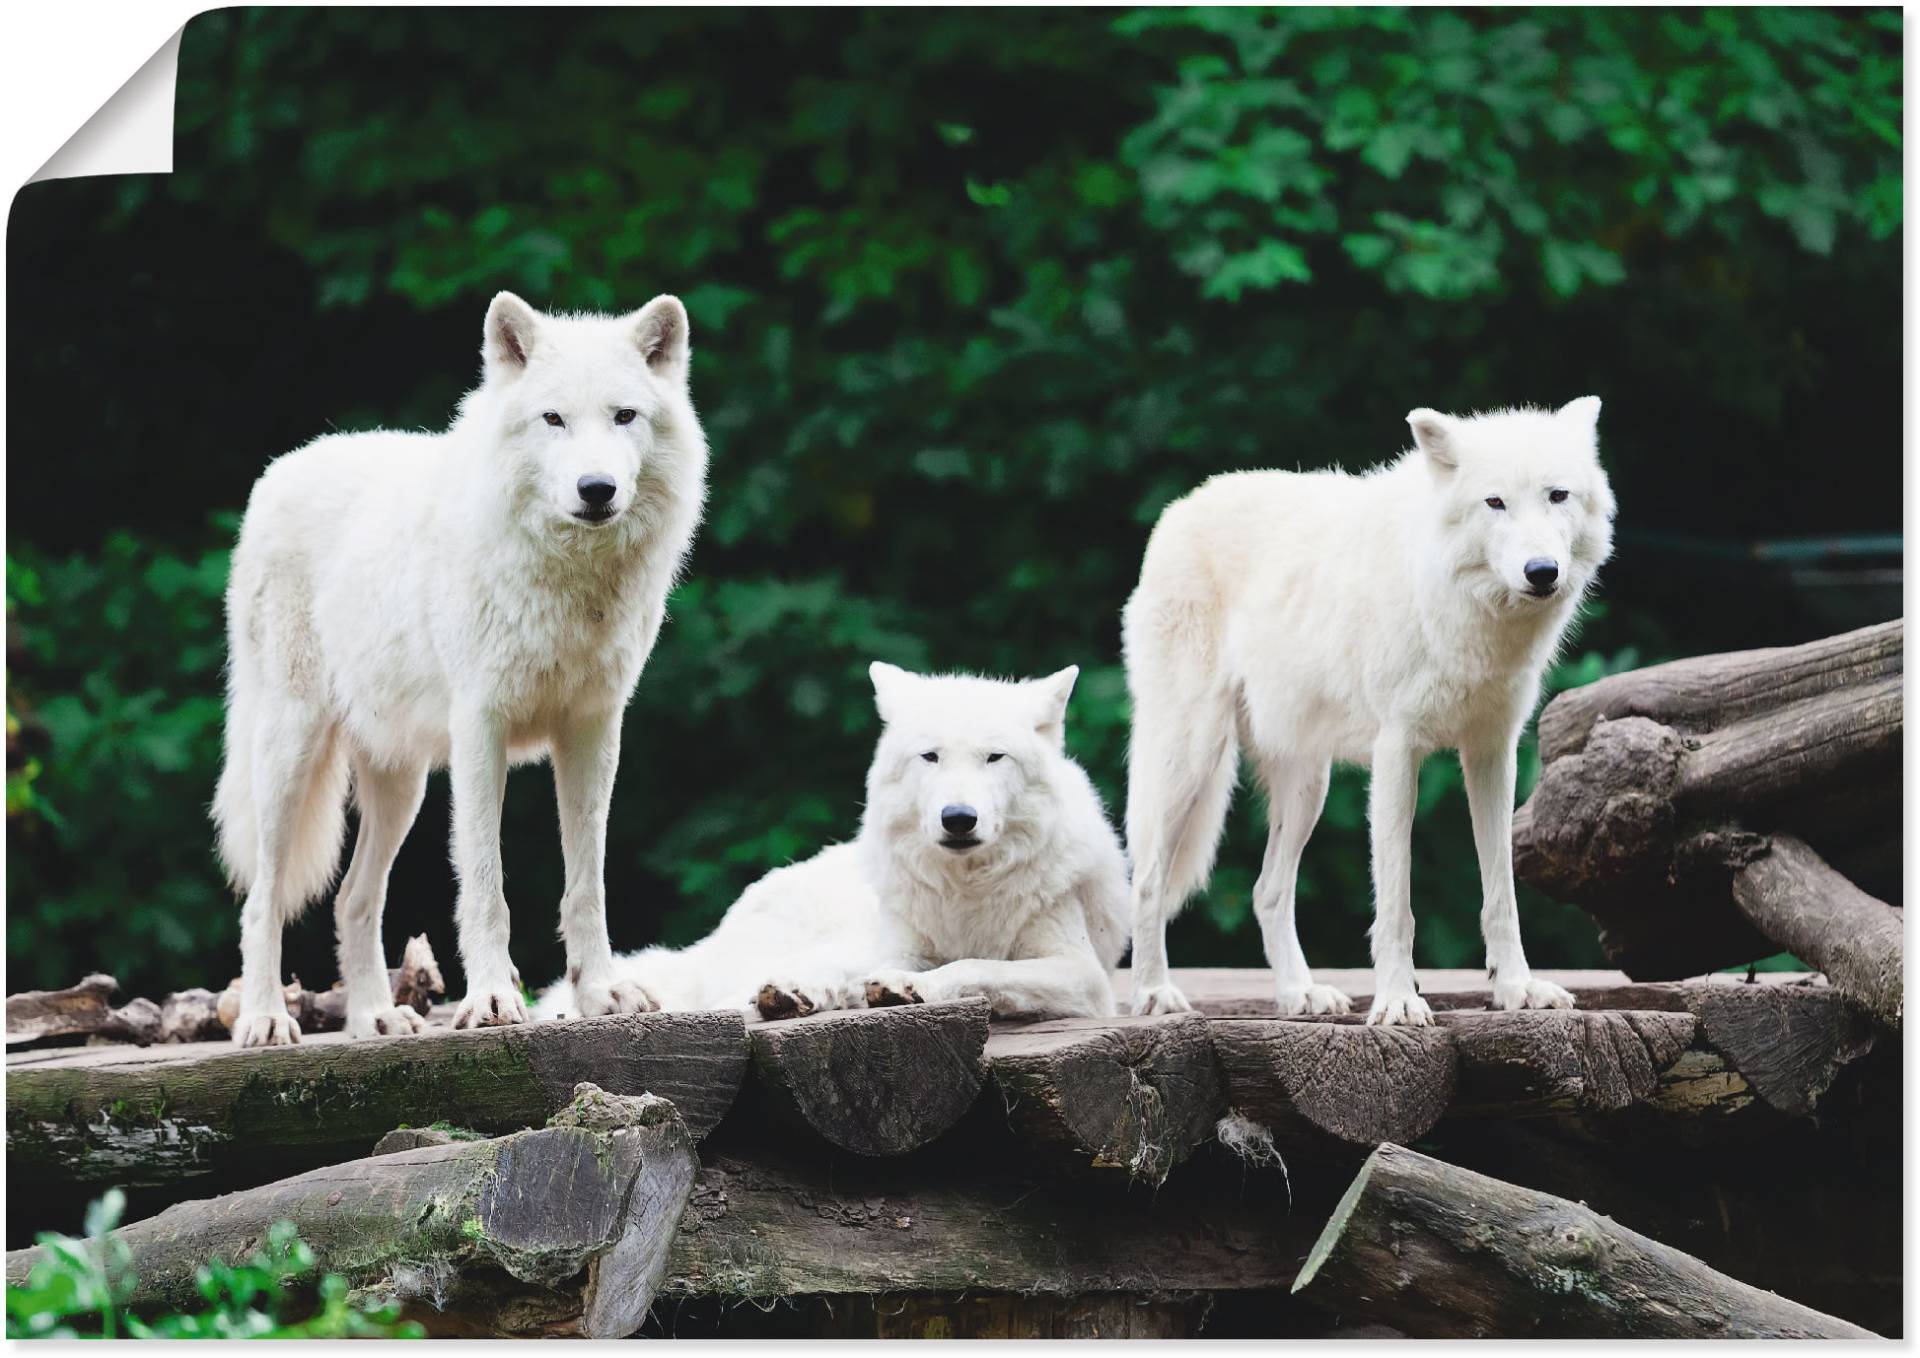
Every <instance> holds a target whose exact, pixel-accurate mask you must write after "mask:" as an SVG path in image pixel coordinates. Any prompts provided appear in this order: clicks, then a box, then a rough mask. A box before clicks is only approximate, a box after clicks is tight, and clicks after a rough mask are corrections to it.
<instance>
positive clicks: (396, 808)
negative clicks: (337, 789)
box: [333, 756, 427, 1037]
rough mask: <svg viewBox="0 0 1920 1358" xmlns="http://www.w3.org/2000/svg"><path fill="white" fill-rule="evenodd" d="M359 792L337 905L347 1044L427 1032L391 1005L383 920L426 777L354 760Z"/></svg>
mask: <svg viewBox="0 0 1920 1358" xmlns="http://www.w3.org/2000/svg"><path fill="white" fill-rule="evenodd" d="M353 785H354V799H355V801H357V802H358V803H359V807H360V833H359V835H358V836H357V837H356V838H355V840H354V844H353V861H352V862H351V863H349V864H348V865H347V875H346V878H345V880H343V881H342V882H341V883H340V892H339V895H338V896H336V897H335V898H334V904H333V922H334V932H335V936H336V938H337V940H338V946H339V954H340V976H341V979H342V980H344V981H345V982H346V986H347V1022H346V1032H347V1036H348V1037H377V1036H380V1035H382V1034H393V1033H417V1032H419V1031H420V1029H421V1028H422V1027H423V1026H424V1025H423V1024H422V1023H421V1020H420V1016H419V1015H418V1014H416V1013H415V1012H414V1011H413V1010H411V1009H408V1008H404V1007H402V1006H398V1005H395V1004H394V1002H393V992H392V990H391V988H390V987H389V984H388V981H387V960H386V952H385V949H384V948H383V947H382V946H381V936H380V917H381V916H382V914H384V913H385V911H386V907H387V877H388V874H389V873H391V872H392V870H393V860H394V858H395V857H396V856H397V855H398V854H399V852H400V845H401V844H402V843H404V842H405V840H406V837H407V831H408V830H409V829H410V828H412V826H413V820H414V817H415V816H417V815H419V814H420V802H421V800H422V798H424V797H425V795H426V791H427V770H426V767H425V766H424V765H422V766H420V767H419V768H412V769H398V770H395V769H383V768H380V767H378V766H377V765H375V764H374V763H373V762H372V761H370V760H368V759H367V758H365V757H364V756H356V757H355V758H354V760H353Z"/></svg>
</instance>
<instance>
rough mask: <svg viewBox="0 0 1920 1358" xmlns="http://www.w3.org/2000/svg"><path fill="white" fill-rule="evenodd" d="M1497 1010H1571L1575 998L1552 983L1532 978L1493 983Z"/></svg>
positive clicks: (1494, 1004)
mask: <svg viewBox="0 0 1920 1358" xmlns="http://www.w3.org/2000/svg"><path fill="white" fill-rule="evenodd" d="M1493 1007H1494V1008H1495V1009H1571V1008H1573V996H1572V995H1570V994H1568V993H1567V992H1566V991H1565V990H1563V989H1561V988H1560V987H1559V986H1557V985H1555V984H1554V983H1553V982H1552V981H1536V980H1535V979H1533V978H1532V977H1531V976H1529V977H1525V978H1523V979H1521V980H1518V981H1508V980H1504V979H1503V980H1499V981H1495V982H1494V983H1493Z"/></svg>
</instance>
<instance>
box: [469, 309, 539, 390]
mask: <svg viewBox="0 0 1920 1358" xmlns="http://www.w3.org/2000/svg"><path fill="white" fill-rule="evenodd" d="M485 334H486V340H485V342H484V343H483V344H482V345H481V346H480V354H481V357H482V358H483V359H484V360H485V362H486V367H487V371H488V372H489V373H494V372H498V373H500V374H502V375H503V376H505V375H511V374H514V373H518V372H522V371H524V370H525V368H526V366H527V361H528V360H529V359H531V358H532V357H533V350H534V346H535V345H536V344H538V343H539V335H540V313H539V312H537V311H535V310H534V309H533V308H532V307H530V306H528V305H527V304H526V303H525V302H523V301H521V300H520V299H519V298H518V297H516V296H514V295H513V294H512V293H510V292H497V293H495V294H494V295H493V302H492V304H491V305H490V306H488V307H487V324H486V327H485Z"/></svg>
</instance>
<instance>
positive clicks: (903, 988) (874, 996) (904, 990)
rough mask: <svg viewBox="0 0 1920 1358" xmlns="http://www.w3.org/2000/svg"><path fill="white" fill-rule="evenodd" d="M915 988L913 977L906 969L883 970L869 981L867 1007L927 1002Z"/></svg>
mask: <svg viewBox="0 0 1920 1358" xmlns="http://www.w3.org/2000/svg"><path fill="white" fill-rule="evenodd" d="M925 1003H926V1001H925V1000H924V999H922V998H921V995H920V992H919V991H918V990H916V989H915V988H914V984H913V978H912V977H911V976H909V975H907V973H906V972H904V971H889V972H882V973H881V974H880V975H878V976H876V977H874V978H873V979H872V980H870V981H868V982H867V1008H869V1009H884V1008H887V1007H888V1006H889V1005H895V1004H925Z"/></svg>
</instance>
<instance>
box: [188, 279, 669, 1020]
mask: <svg viewBox="0 0 1920 1358" xmlns="http://www.w3.org/2000/svg"><path fill="white" fill-rule="evenodd" d="M482 355H483V372H482V381H481V384H480V386H479V387H478V388H477V389H475V390H474V391H472V392H470V393H469V394H468V395H467V397H466V398H465V399H464V400H463V401H462V402H461V405H460V410H459V414H458V415H457V417H456V418H455V420H454V422H453V425H452V427H451V428H449V429H448V430H447V431H446V432H445V433H442V434H403V433H390V432H385V431H379V432H373V433H366V434H351V435H339V436H330V437H326V438H321V439H318V440H316V441H315V442H313V443H311V444H308V445H307V446H306V447H304V448H301V449H299V450H298V451H296V452H292V453H289V454H287V455H286V456H284V457H281V458H279V459H277V460H275V461H274V463H273V464H272V465H271V466H269V467H268V468H267V470H266V472H265V473H264V474H263V475H262V476H261V477H260V480H259V482H258V483H257V484H256V485H255V486H254V489H253V495H252V498H251V499H250V500H249V501H248V505H247V513H246V518H245V521H244V522H243V523H242V525H241V529H240V541H239V544H238V546H236V547H235V549H234V553H233V572H232V579H231V582H230V583H229V585H228V589H227V634H228V645H229V649H230V659H229V668H228V684H227V726H226V765H225V768H224V769H223V771H222V772H221V775H220V787H219V791H218V794H217V795H216V798H215V801H214V818H215V820H216V822H217V823H218V825H219V830H220V853H221V857H222V858H223V860H224V861H225V863H226V866H227V872H228V875H229V877H230V879H231V880H232V882H233V884H234V887H235V889H236V890H239V891H245V892H246V904H245V906H244V908H243V913H242V917H241V959H242V960H241V969H242V988H241V1002H240V1020H239V1022H238V1023H237V1024H236V1025H235V1028H234V1040H235V1041H237V1042H239V1043H242V1044H243V1045H248V1046H252V1045H259V1044H265V1043H276V1042H292V1041H297V1040H298V1039H299V1028H298V1026H297V1025H296V1024H295V1023H294V1021H293V1020H292V1018H291V1017H290V1016H289V1015H288V1014H287V1011H286V1006H285V1003H284V1001H283V1000H282V998H281V989H280V930H281V926H282V925H283V924H284V923H285V922H286V921H288V920H290V919H292V918H293V917H294V916H295V915H297V914H298V913H299V912H300V910H301V909H302V908H303V907H304V906H305V905H306V903H307V901H308V900H309V899H311V898H312V897H314V896H315V895H317V894H319V893H320V892H321V891H323V890H325V888H326V885H327V883H328V882H329V881H330V880H331V878H332V876H333V873H334V869H335V867H336V865H337V863H338V861H339V853H340V839H341V833H342V830H343V828H344V809H343V803H344V801H345V799H346V796H347V792H348V787H349V783H350V782H351V785H352V789H353V795H354V798H355V800H356V801H357V803H358V805H359V810H360V831H359V838H358V840H357V841H356V843H355V847H354V853H353V861H352V864H351V865H350V866H349V867H348V869H347V874H346V877H345V878H344V879H343V880H342V882H341V884H340V891H339V895H338V899H337V901H336V904H335V913H336V921H337V928H338V933H339V946H340V972H341V975H342V977H343V978H344V979H345V981H346V987H347V1031H348V1033H349V1034H351V1035H356V1036H366V1035H369V1034H372V1033H376V1032H411V1031H414V1030H415V1029H417V1028H418V1026H419V1022H418V1019H417V1017H416V1016H415V1015H413V1013H412V1011H410V1010H406V1009H396V1008H394V1007H393V1006H392V1000H391V996H390V993H389V989H388V982H387V974H386V964H385V961H384V958H383V956H382V951H381V944H380V915H381V911H382V909H383V908H384V906H385V902H386V889H387V873H388V870H389V869H390V868H391V867H392V865H393V859H394V855H395V854H396V853H397V852H398V851H399V848H400V842H401V840H402V839H403V838H404V837H405V835H406V832H407V829H408V827H409V826H410V825H411V824H412V822H413V818H414V816H415V814H416V813H417V812H418V811H419V808H420V801H421V796H422V793H423V790H424V788H425V785H426V778H427V772H428V770H429V769H430V768H432V767H437V766H441V765H449V764H450V765H451V769H452V779H453V856H454V863H455V866H456V868H457V870H458V873H459V878H460V896H459V906H458V911H457V919H458V923H459V935H460V954H461V959H462V961H463V962H464V963H465V966H466V970H467V978H468V991H467V996H466V999H465V1001H464V1002H463V1003H462V1005H461V1007H460V1009H459V1012H458V1014H457V1016H456V1018H455V1025H456V1026H459V1027H465V1026H469V1025H472V1024H481V1023H511V1022H522V1021H524V1020H525V1018H526V1012H525V1008H524V1006H523V1005H522V1003H521V1000H520V993H519V988H518V985H517V980H518V977H517V974H516V973H515V971H514V968H513V963H512V961H511V960H510V959H509V957H508V955H507V937H508V918H507V903H506V896H505V894H504V886H503V877H502V872H501V864H500V802H501V797H502V794H503V792H504V791H505V787H506V776H507V768H508V766H509V764H512V763H519V762H524V761H527V760H532V759H537V758H539V757H541V756H542V755H546V754H549V753H550V754H551V755H552V758H553V767H554V783H555V787H556V789H557V791H558V794H559V804H560V834H561V842H562V844H563V846H564V849H565V856H566V878H567V880H566V891H565V895H564V896H563V897H562V899H561V903H560V930H561V933H562V934H563V936H564V937H565V939H566V947H567V963H568V968H569V970H570V971H571V972H572V973H574V974H575V975H576V977H577V978H578V979H577V987H578V992H579V1001H578V1002H579V1005H580V1008H581V1009H582V1010H583V1011H584V1012H587V1013H593V1014H598V1013H611V1012H616V1011H621V1010H631V1009H639V1008H642V1007H644V1005H645V1000H644V998H643V997H642V996H641V995H640V993H639V992H638V991H637V990H636V989H634V988H631V987H627V986H623V985H621V984H620V983H619V981H618V978H617V977H616V976H615V975H614V970H613V951H612V948H611V947H610V945H609V943H608V940H607V926H606V891H605V887H604V884H603V881H602V860H603V858H604V856H605V845H606V824H607V804H608V800H609V798H610V796H611V794H612V790H613V776H614V768H615V765H616V764H617V762H618V759H619V752H620V715H621V708H622V707H623V706H624V705H625V703H626V700H627V696H628V694H629V693H631V692H632V689H633V686H634V683H635V681H636V680H637V679H638V678H639V675H640V669H641V666H642V665H644V664H645V663H646V659H647V655H648V653H649V652H650V651H652V649H653V643H654V639H655V637H656V636H657V635H658V634H659V630H660V623H661V620H662V617H663V609H664V606H665V600H666V594H667V590H668V588H669V586H670V585H671V584H672V583H673V579H674V576H675V574H676V573H677V572H678V570H679V568H680V561H681V558H682V557H683V556H684V555H685V553H686V550H687V546H688V544H689V543H690V542H691V540H692V537H693V532H694V528H695V526H696V525H697V524H698V522H699V518H700V509H701V503H702V500H703V498H704V496H705V486H706V465H707V446H706V440H705V438H704V437H703V435H702V433H701V430H700V424H699V421H698V420H697V419H696V418H695V416H694V412H693V406H692V403H691V400H690V399H689V396H688V390H687V370H688V363H689V357H690V351H689V347H688V326H687V314H686V310H685V308H683V307H682V306H681V304H680V302H679V300H678V299H677V298H673V297H656V298H655V299H654V300H653V301H651V302H649V303H648V304H647V305H646V306H644V307H642V308H641V309H640V310H639V311H638V312H635V313H633V314H632V315H628V316H623V317H607V316H565V317H563V316H548V315H542V314H540V313H538V312H536V311H534V310H533V308H531V307H529V306H528V305H527V304H526V303H525V302H523V301H521V300H520V299H519V298H518V297H515V296H513V295H512V294H511V293H501V294H500V295H499V296H497V297H495V298H494V299H493V303H492V305H491V306H490V307H489V308H488V311H487V317H486V324H485V327H484V343H483V347H482ZM629 411H631V412H633V414H632V415H631V416H628V415H626V414H625V412H629ZM548 412H553V415H554V417H555V418H557V419H559V420H560V421H561V422H562V423H561V424H560V425H559V426H555V425H553V424H552V423H550V422H549V419H548V417H547V413H548ZM593 474H597V475H600V476H604V477H607V478H610V479H611V480H612V481H613V483H614V495H613V499H612V501H611V503H610V504H608V505H607V506H606V508H607V509H610V510H612V511H613V517H612V518H610V519H607V520H605V521H603V522H587V521H584V520H583V519H582V518H580V517H579V516H580V515H581V514H583V513H591V512H592V508H593V507H592V506H590V505H588V504H587V502H586V501H585V499H584V498H583V495H582V491H581V488H580V481H581V478H582V477H584V476H588V475H593Z"/></svg>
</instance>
